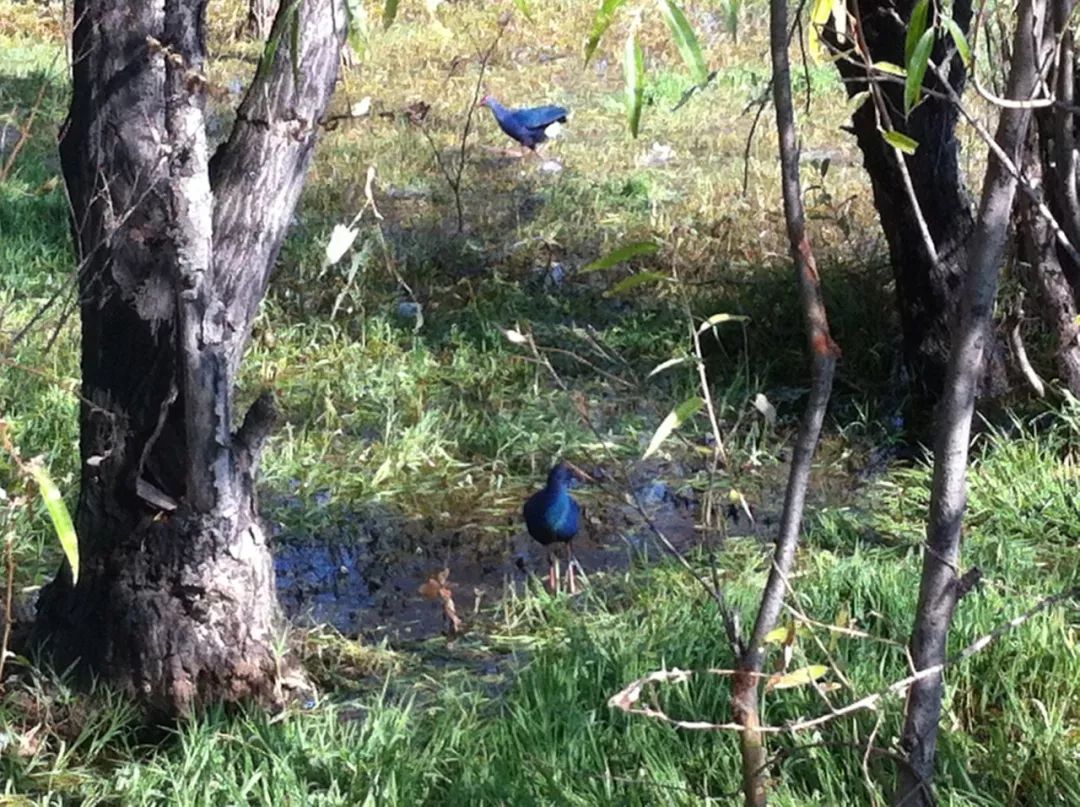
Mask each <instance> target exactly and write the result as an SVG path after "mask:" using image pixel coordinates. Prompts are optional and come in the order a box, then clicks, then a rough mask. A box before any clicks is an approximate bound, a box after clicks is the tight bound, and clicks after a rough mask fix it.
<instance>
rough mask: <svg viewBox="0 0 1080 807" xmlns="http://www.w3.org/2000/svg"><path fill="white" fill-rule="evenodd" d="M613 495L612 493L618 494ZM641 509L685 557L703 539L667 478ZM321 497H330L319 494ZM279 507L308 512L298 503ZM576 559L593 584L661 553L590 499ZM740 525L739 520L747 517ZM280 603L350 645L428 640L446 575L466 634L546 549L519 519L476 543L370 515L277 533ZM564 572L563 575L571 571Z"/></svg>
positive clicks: (765, 530)
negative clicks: (324, 528) (354, 639)
mask: <svg viewBox="0 0 1080 807" xmlns="http://www.w3.org/2000/svg"><path fill="white" fill-rule="evenodd" d="M612 489H613V488H611V487H610V486H609V487H608V490H609V491H610V490H612ZM634 490H635V492H636V494H637V498H638V501H639V502H640V503H641V504H642V505H643V506H644V508H645V509H646V512H648V514H649V516H650V519H651V520H652V522H653V523H654V524H655V526H656V527H657V528H659V529H660V530H661V531H663V533H664V534H665V535H666V536H667V538H668V539H669V540H670V541H671V542H672V543H673V544H675V545H676V546H677V547H679V549H680V550H687V549H690V548H692V547H693V546H695V545H696V544H698V543H699V542H700V541H701V540H702V538H701V536H702V535H703V533H702V532H700V531H699V530H697V529H696V527H695V525H696V523H697V521H698V520H699V504H698V501H697V500H696V497H695V496H694V495H693V493H692V491H691V492H689V493H688V492H686V491H685V490H676V489H675V488H674V487H673V486H672V485H671V484H669V483H668V482H665V481H663V480H662V479H661V478H655V477H652V478H650V477H649V476H646V477H645V478H643V479H640V480H635V482H634ZM322 495H323V496H324V497H325V496H326V494H322ZM290 499H291V501H287V502H286V501H278V502H274V503H273V506H274V507H276V508H280V507H282V506H292V507H301V506H303V505H304V503H303V502H302V501H301V500H300V499H299V498H298V497H290ZM584 513H585V519H584V521H585V523H584V526H583V528H582V530H581V533H580V534H579V536H578V538H577V539H575V541H574V553H575V555H576V557H577V560H578V562H579V564H580V568H581V569H582V570H583V572H584V574H585V575H586V577H587V576H588V575H589V574H591V573H596V572H601V571H612V570H618V569H623V568H626V567H627V566H628V565H629V564H630V563H631V562H632V560H635V559H636V560H642V561H648V560H651V559H657V558H659V557H661V556H662V555H663V554H664V550H663V548H661V546H660V544H659V543H658V541H657V539H656V537H655V535H654V533H653V531H652V530H651V529H650V528H649V526H648V525H647V524H646V523H645V521H644V519H643V518H642V517H641V515H640V514H639V513H638V512H637V510H636V508H635V507H634V506H633V505H631V504H629V503H628V502H626V501H619V500H618V499H617V498H616V497H615V496H614V495H604V496H599V497H598V496H595V495H594V496H590V497H589V498H588V500H587V503H586V504H585V507H584ZM730 515H731V520H732V523H731V525H730V526H731V527H733V528H734V529H735V531H737V532H741V533H742V534H746V532H748V531H750V532H753V533H755V534H759V535H761V537H763V538H765V537H768V535H769V532H770V530H771V529H772V526H771V525H772V523H773V519H771V518H768V517H767V516H766V517H764V518H759V519H758V520H757V521H755V522H754V523H753V524H751V523H750V522H749V520H748V519H747V518H746V517H745V516H742V515H741V514H736V513H735V512H732V513H731V514H730ZM740 516H741V517H740ZM273 532H274V535H275V546H274V554H275V567H276V571H277V587H278V597H279V599H280V601H281V604H282V606H283V608H284V610H285V612H286V614H287V615H288V616H289V617H290V618H291V619H292V620H293V621H294V623H296V624H299V625H306V626H311V625H316V624H328V625H332V626H333V627H335V628H336V629H337V630H339V631H340V632H341V633H343V634H344V635H346V636H361V637H363V638H365V639H368V640H376V639H380V638H384V637H385V638H388V639H390V640H391V641H409V640H421V639H424V638H428V637H430V636H435V635H438V634H440V633H443V632H445V631H446V630H447V629H448V622H447V619H446V617H445V615H444V608H443V602H442V600H441V599H440V598H439V596H438V594H437V592H438V588H439V587H438V586H436V585H434V583H433V584H429V585H428V587H427V592H426V593H427V595H428V597H425V596H424V594H422V593H421V588H422V587H424V586H425V582H426V581H428V580H429V579H431V578H432V577H434V576H436V575H438V573H439V572H440V571H441V570H443V569H448V570H449V576H448V583H449V585H448V588H449V591H450V592H451V593H452V596H453V600H454V604H455V607H456V611H457V614H458V616H459V617H460V618H461V620H462V622H463V623H464V629H465V630H468V625H469V621H470V618H474V617H475V616H476V614H478V613H481V612H483V611H484V610H486V609H487V607H488V606H491V605H493V604H495V603H497V602H498V600H499V599H500V598H502V597H504V596H505V595H506V594H507V593H508V592H509V591H510V590H511V589H514V590H517V591H520V590H522V589H523V588H524V586H525V585H526V582H527V581H528V579H529V577H530V576H534V575H535V576H538V577H541V578H542V577H544V576H545V575H546V574H547V568H548V566H547V564H548V555H547V549H546V548H545V547H543V546H541V545H539V544H538V543H536V542H535V541H533V540H532V539H531V538H530V537H529V535H528V533H527V532H526V531H525V527H524V524H523V523H520V519H515V525H514V526H513V527H508V528H507V530H506V534H505V536H503V537H501V538H496V539H490V538H488V539H484V540H478V539H475V538H473V539H471V540H470V538H469V537H468V536H465V535H462V534H459V533H440V532H438V531H437V530H425V529H424V528H423V527H422V526H421V525H417V524H415V523H410V522H408V521H407V520H405V519H403V518H401V517H398V516H395V515H394V514H393V513H390V512H384V511H378V510H369V511H367V512H364V513H363V514H356V515H355V516H354V517H350V516H349V515H348V514H345V516H344V518H343V519H342V523H341V525H340V526H339V527H336V528H334V529H333V530H331V531H328V532H326V533H323V534H315V535H302V534H295V533H290V532H288V531H286V530H285V529H284V528H282V527H281V526H280V525H274V530H273ZM564 571H565V570H564Z"/></svg>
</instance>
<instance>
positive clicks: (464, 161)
mask: <svg viewBox="0 0 1080 807" xmlns="http://www.w3.org/2000/svg"><path fill="white" fill-rule="evenodd" d="M509 22H510V17H509V16H507V15H504V16H503V17H502V18H500V19H499V23H498V29H497V30H496V32H495V37H494V38H493V39H492V40H491V44H490V45H488V47H487V50H485V51H483V52H482V53H480V54H478V55H479V56H480V72H479V73H478V74H477V76H476V84H475V85H474V86H473V94H472V100H471V101H470V102H469V106H468V107H467V108H466V110H465V124H464V125H463V126H462V128H461V142H460V146H459V150H458V157H457V160H456V161H455V163H454V165H453V170H451V169H450V167H448V166H447V165H446V163H445V161H444V160H443V158H442V154H441V152H440V151H439V146H438V144H437V143H436V142H435V139H434V138H433V137H432V136H431V132H429V131H428V129H427V127H426V126H424V125H423V124H422V123H421V124H420V131H421V132H422V133H423V135H424V137H425V138H426V139H427V142H428V145H429V146H431V151H432V154H434V156H435V163H436V164H437V165H438V166H439V171H441V172H442V175H443V178H444V179H445V180H446V184H447V185H449V186H450V190H451V191H452V192H453V194H454V208H455V210H456V212H457V231H458V234H459V235H460V234H461V233H463V232H464V231H465V208H464V205H463V203H462V200H461V178H462V176H463V175H464V174H465V166H466V165H468V162H469V150H468V149H469V133H470V132H471V131H472V122H473V115H474V114H475V113H476V105H477V103H478V102H479V100H480V93H481V91H482V90H483V86H484V75H485V74H486V73H487V68H488V63H489V62H490V61H491V57H492V56H493V55H494V54H495V48H496V47H498V45H499V40H500V39H502V35H503V32H504V31H506V26H507V24H508V23H509Z"/></svg>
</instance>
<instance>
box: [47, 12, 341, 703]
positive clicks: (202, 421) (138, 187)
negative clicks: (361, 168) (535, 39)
mask: <svg viewBox="0 0 1080 807" xmlns="http://www.w3.org/2000/svg"><path fill="white" fill-rule="evenodd" d="M204 11H205V3H204V2H201V1H200V0H165V2H164V4H155V3H152V2H149V0H140V2H137V3H131V2H126V1H122V0H76V3H75V9H74V12H75V20H76V21H77V24H76V26H75V29H74V32H73V41H72V44H73V49H72V51H73V53H74V54H76V56H75V58H74V59H73V92H72V101H71V108H70V111H69V115H68V120H67V122H66V125H65V127H64V132H63V136H62V138H61V143H60V150H61V160H62V164H63V171H64V178H65V182H66V183H67V187H68V191H69V194H70V198H71V207H72V228H73V232H74V237H75V243H76V248H77V252H78V256H79V258H80V270H79V294H80V313H81V322H82V393H83V396H84V398H85V402H84V403H83V406H82V409H81V412H80V427H81V435H80V456H81V461H82V462H81V478H80V483H81V487H80V496H79V504H78V510H77V513H76V528H77V531H78V535H79V552H80V558H81V565H82V569H81V573H80V576H79V579H78V583H77V585H74V586H73V585H72V581H71V577H70V573H69V572H68V571H67V570H66V569H65V570H63V571H62V572H61V573H60V574H59V575H58V576H57V578H56V580H54V581H53V582H52V583H51V584H50V585H49V586H47V587H46V588H45V589H44V590H43V592H42V595H41V598H40V602H39V612H38V621H37V624H36V626H35V636H36V638H37V639H38V640H39V641H41V642H47V643H48V645H49V648H50V650H51V651H52V653H53V654H54V655H55V657H56V660H57V661H58V663H59V664H61V665H65V666H66V665H67V664H69V663H71V662H72V661H75V660H81V663H82V666H83V667H84V668H85V669H86V670H88V671H92V672H94V673H96V674H97V675H99V676H103V677H104V678H105V679H107V680H109V681H111V682H112V683H114V684H116V685H119V686H121V687H122V688H124V689H126V690H127V691H129V692H130V693H132V694H134V695H136V696H137V697H139V698H140V699H141V700H142V701H144V702H145V703H146V704H147V705H149V706H150V707H151V708H153V709H155V710H160V711H163V712H167V713H175V712H178V711H183V710H186V709H188V708H190V707H191V706H193V705H196V704H198V703H202V702H206V701H211V700H218V699H227V700H236V699H239V698H247V697H254V698H258V699H261V700H277V699H279V698H280V696H281V688H280V684H281V680H282V673H283V667H282V659H280V658H279V657H278V655H277V652H276V650H275V642H276V639H277V637H278V635H279V627H280V626H279V624H278V610H277V605H276V601H275V596H274V576H273V567H272V561H271V556H270V551H269V547H268V545H267V541H266V536H265V534H264V531H263V529H262V527H261V526H260V523H259V519H258V514H257V508H256V499H255V485H254V476H255V471H256V467H257V462H258V455H259V450H260V448H261V446H262V443H263V441H264V440H265V438H266V436H267V434H268V432H269V430H270V428H271V425H272V422H273V404H272V398H271V397H270V396H269V395H268V394H267V395H264V396H262V397H261V398H260V399H259V400H258V401H257V402H256V403H255V405H253V406H252V407H251V409H250V410H249V411H248V413H247V415H246V417H245V418H244V423H243V425H242V426H241V427H240V428H239V429H237V430H236V431H233V428H234V423H233V422H234V415H233V409H234V401H233V392H234V380H235V377H236V371H237V367H238V365H239V361H240V357H241V356H242V354H243V350H244V347H245V345H246V342H247V340H248V337H249V335H250V328H251V322H252V319H253V318H254V315H255V312H256V310H257V307H258V305H259V302H260V301H261V299H262V296H263V295H264V293H265V290H266V282H267V279H268V277H269V273H270V269H271V267H272V266H273V263H274V260H275V258H276V256H277V253H278V250H279V249H280V246H281V242H282V240H283V238H284V234H285V228H286V225H287V223H288V221H289V219H290V217H291V216H292V211H293V209H294V207H295V204H296V200H297V198H298V196H299V193H300V189H301V186H302V184H303V179H304V174H305V172H306V169H307V166H308V163H309V161H310V157H311V153H312V148H313V146H314V143H315V139H316V134H317V130H318V126H317V122H318V120H319V118H320V117H321V116H322V114H323V112H324V111H325V109H326V106H327V104H328V103H329V99H330V95H331V92H332V90H333V86H334V82H335V80H336V75H337V67H338V62H339V52H340V48H341V44H342V42H343V40H344V36H345V15H344V10H343V7H342V5H341V3H340V0H306V2H304V3H302V4H300V7H299V17H298V20H297V22H296V24H297V25H298V26H299V31H298V34H299V36H298V38H297V39H296V40H295V41H296V42H297V45H296V52H295V54H294V53H293V52H292V48H291V47H290V46H289V45H287V44H284V43H287V42H289V41H290V36H289V32H288V31H287V29H286V26H288V25H290V24H292V23H291V22H290V20H289V19H288V18H289V15H288V14H283V15H279V17H278V19H277V20H276V21H275V29H274V30H275V35H276V36H280V37H281V41H282V43H283V44H282V45H281V46H280V47H279V48H277V49H276V52H275V53H273V54H272V55H271V56H272V62H270V63H267V64H265V65H260V68H259V72H258V74H257V76H256V79H255V81H254V82H253V83H252V86H251V89H250V90H249V92H248V95H247V97H246V98H245V99H244V101H243V102H242V104H241V106H240V109H239V111H238V115H237V122H236V124H235V126H234V128H233V131H232V133H231V136H230V138H229V140H228V142H227V143H225V144H224V145H223V146H222V147H221V149H220V150H219V151H218V153H217V154H216V155H215V157H214V159H213V162H212V165H211V163H210V161H209V159H208V153H207V144H206V135H205V125H204V123H205V121H204V115H203V110H204V104H205V96H206V89H207V87H206V82H205V79H204V77H203V74H202V68H203V62H204V57H205V21H204V18H203V15H204ZM279 29H280V30H279ZM271 50H273V49H271ZM294 56H295V58H296V59H297V64H298V66H299V69H298V70H297V71H296V72H295V74H294V71H293V65H292V60H293V58H294ZM294 75H295V76H296V78H298V79H299V82H298V83H294Z"/></svg>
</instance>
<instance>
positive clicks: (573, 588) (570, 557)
mask: <svg viewBox="0 0 1080 807" xmlns="http://www.w3.org/2000/svg"><path fill="white" fill-rule="evenodd" d="M575 563H577V558H575V557H574V550H573V548H572V547H571V546H570V542H569V541H567V542H566V568H567V569H568V570H569V572H568V575H569V577H570V595H571V596H573V595H574V594H577V583H576V582H575V580H574V564H575Z"/></svg>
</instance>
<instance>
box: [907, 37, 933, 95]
mask: <svg viewBox="0 0 1080 807" xmlns="http://www.w3.org/2000/svg"><path fill="white" fill-rule="evenodd" d="M934 33H935V32H934V29H933V28H931V29H930V30H929V31H924V32H923V35H922V39H920V40H919V41H918V43H917V44H916V45H915V51H914V52H913V53H912V54H911V61H910V62H908V66H907V68H908V74H907V78H906V79H905V80H904V114H905V115H907V114H910V113H911V108H912V107H913V106H915V104H917V103H918V101H919V96H920V95H922V82H923V77H924V76H925V75H926V68H927V66H928V65H929V64H930V51H931V50H933V49H934Z"/></svg>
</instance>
